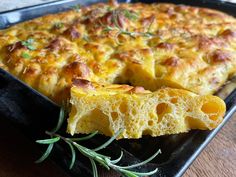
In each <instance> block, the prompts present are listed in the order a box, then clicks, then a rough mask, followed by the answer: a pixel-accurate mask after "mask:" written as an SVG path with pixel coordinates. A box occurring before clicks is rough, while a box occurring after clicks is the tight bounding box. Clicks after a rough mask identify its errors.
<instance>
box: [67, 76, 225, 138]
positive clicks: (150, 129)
mask: <svg viewBox="0 0 236 177" xmlns="http://www.w3.org/2000/svg"><path fill="white" fill-rule="evenodd" d="M74 83H75V84H76V86H74V87H72V89H71V103H72V110H71V114H70V118H69V120H68V121H69V123H68V125H69V126H68V131H69V132H70V133H71V134H74V133H91V132H94V131H97V130H98V131H99V132H101V133H102V134H105V135H107V136H114V134H115V133H116V132H118V131H119V130H124V131H123V132H122V133H121V134H120V137H119V138H141V137H142V135H151V136H160V135H166V134H177V133H182V132H187V131H189V130H190V129H202V130H206V129H210V130H211V129H213V128H215V127H216V126H217V125H218V124H219V123H220V122H221V121H222V117H223V115H224V113H225V104H224V102H223V101H222V100H221V99H220V98H218V97H216V96H212V95H207V96H206V95H203V96H199V95H196V94H195V93H192V92H189V91H186V90H182V89H173V88H163V89H159V90H157V91H155V92H150V91H147V90H144V89H143V88H142V87H132V86H128V85H103V86H100V85H97V84H95V83H90V82H89V81H87V80H76V81H74Z"/></svg>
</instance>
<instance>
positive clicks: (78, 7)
mask: <svg viewBox="0 0 236 177" xmlns="http://www.w3.org/2000/svg"><path fill="white" fill-rule="evenodd" d="M72 9H74V10H75V11H76V12H80V10H81V5H80V4H78V5H75V6H73V7H72Z"/></svg>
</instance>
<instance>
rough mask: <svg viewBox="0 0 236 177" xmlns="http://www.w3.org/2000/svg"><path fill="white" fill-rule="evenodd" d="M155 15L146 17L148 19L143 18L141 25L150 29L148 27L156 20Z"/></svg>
mask: <svg viewBox="0 0 236 177" xmlns="http://www.w3.org/2000/svg"><path fill="white" fill-rule="evenodd" d="M155 18H156V17H155V15H151V16H149V17H146V18H143V19H142V20H141V23H142V25H143V26H144V27H148V26H150V25H151V24H152V23H153V21H154V20H155Z"/></svg>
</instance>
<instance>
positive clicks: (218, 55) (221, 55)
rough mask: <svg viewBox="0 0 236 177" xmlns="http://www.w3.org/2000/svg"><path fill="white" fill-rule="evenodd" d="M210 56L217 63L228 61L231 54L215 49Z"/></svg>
mask: <svg viewBox="0 0 236 177" xmlns="http://www.w3.org/2000/svg"><path fill="white" fill-rule="evenodd" d="M211 58H212V61H213V62H215V63H217V62H226V61H229V60H230V58H231V56H230V54H229V53H227V52H224V51H222V50H216V51H215V52H213V54H212V56H211Z"/></svg>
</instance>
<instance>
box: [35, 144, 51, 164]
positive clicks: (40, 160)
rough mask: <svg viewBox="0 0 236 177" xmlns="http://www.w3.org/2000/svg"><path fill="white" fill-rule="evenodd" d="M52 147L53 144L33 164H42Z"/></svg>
mask: <svg viewBox="0 0 236 177" xmlns="http://www.w3.org/2000/svg"><path fill="white" fill-rule="evenodd" d="M53 146H54V144H53V143H52V144H49V145H48V148H47V150H46V151H45V152H44V154H43V155H42V156H41V157H40V158H39V159H38V160H36V161H35V163H41V162H43V161H44V160H45V159H46V158H47V157H48V156H49V154H50V153H51V151H52V148H53Z"/></svg>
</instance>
